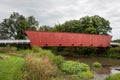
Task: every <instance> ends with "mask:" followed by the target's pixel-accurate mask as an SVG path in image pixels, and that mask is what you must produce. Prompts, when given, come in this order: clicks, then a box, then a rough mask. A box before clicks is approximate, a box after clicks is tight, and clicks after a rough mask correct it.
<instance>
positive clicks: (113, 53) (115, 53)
mask: <svg viewBox="0 0 120 80" xmlns="http://www.w3.org/2000/svg"><path fill="white" fill-rule="evenodd" d="M119 54H120V47H116V48H112V47H110V48H109V49H107V51H106V52H105V53H104V56H105V57H109V58H117V59H120V55H119Z"/></svg>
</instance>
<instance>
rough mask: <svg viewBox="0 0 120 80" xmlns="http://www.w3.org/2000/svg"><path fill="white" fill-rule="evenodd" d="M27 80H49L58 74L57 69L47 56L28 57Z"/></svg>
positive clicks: (26, 60)
mask: <svg viewBox="0 0 120 80" xmlns="http://www.w3.org/2000/svg"><path fill="white" fill-rule="evenodd" d="M25 62H26V70H27V73H28V76H27V77H28V78H27V80H49V79H50V78H51V77H53V76H55V75H56V74H57V67H56V66H55V65H54V64H52V63H51V61H50V59H49V58H48V57H47V56H44V57H41V58H38V57H36V56H33V55H28V56H26V59H25Z"/></svg>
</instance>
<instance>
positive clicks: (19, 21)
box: [0, 12, 38, 39]
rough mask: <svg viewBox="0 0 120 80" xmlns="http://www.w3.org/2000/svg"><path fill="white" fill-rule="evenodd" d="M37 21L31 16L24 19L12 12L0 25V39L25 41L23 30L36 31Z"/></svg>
mask: <svg viewBox="0 0 120 80" xmlns="http://www.w3.org/2000/svg"><path fill="white" fill-rule="evenodd" d="M37 27H38V21H36V20H35V18H34V17H33V16H29V17H28V18H25V17H24V16H23V15H20V14H19V13H17V12H13V14H11V15H10V17H9V18H6V19H4V20H3V22H1V23H0V33H1V36H0V39H25V34H24V30H36V29H37Z"/></svg>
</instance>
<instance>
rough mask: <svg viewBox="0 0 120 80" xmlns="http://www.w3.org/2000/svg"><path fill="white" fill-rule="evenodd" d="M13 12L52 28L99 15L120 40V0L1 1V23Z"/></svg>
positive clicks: (113, 34) (114, 37)
mask: <svg viewBox="0 0 120 80" xmlns="http://www.w3.org/2000/svg"><path fill="white" fill-rule="evenodd" d="M13 12H19V13H20V14H22V15H24V16H26V17H28V16H34V17H35V18H36V19H37V20H38V21H39V24H40V25H50V26H54V25H55V24H57V23H64V22H65V21H67V20H72V19H80V18H81V17H83V16H92V15H99V16H101V17H104V18H105V19H107V20H109V21H110V23H111V24H110V26H111V27H112V28H113V30H112V33H111V34H112V36H113V39H120V0H0V22H2V20H3V19H4V18H8V17H9V16H10V14H12V13H13Z"/></svg>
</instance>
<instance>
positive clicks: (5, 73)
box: [0, 53, 24, 80]
mask: <svg viewBox="0 0 120 80" xmlns="http://www.w3.org/2000/svg"><path fill="white" fill-rule="evenodd" d="M0 56H8V58H7V59H0V80H21V76H22V74H21V69H22V68H23V66H24V59H23V58H22V57H18V56H13V55H9V54H5V53H4V54H3V53H0Z"/></svg>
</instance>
